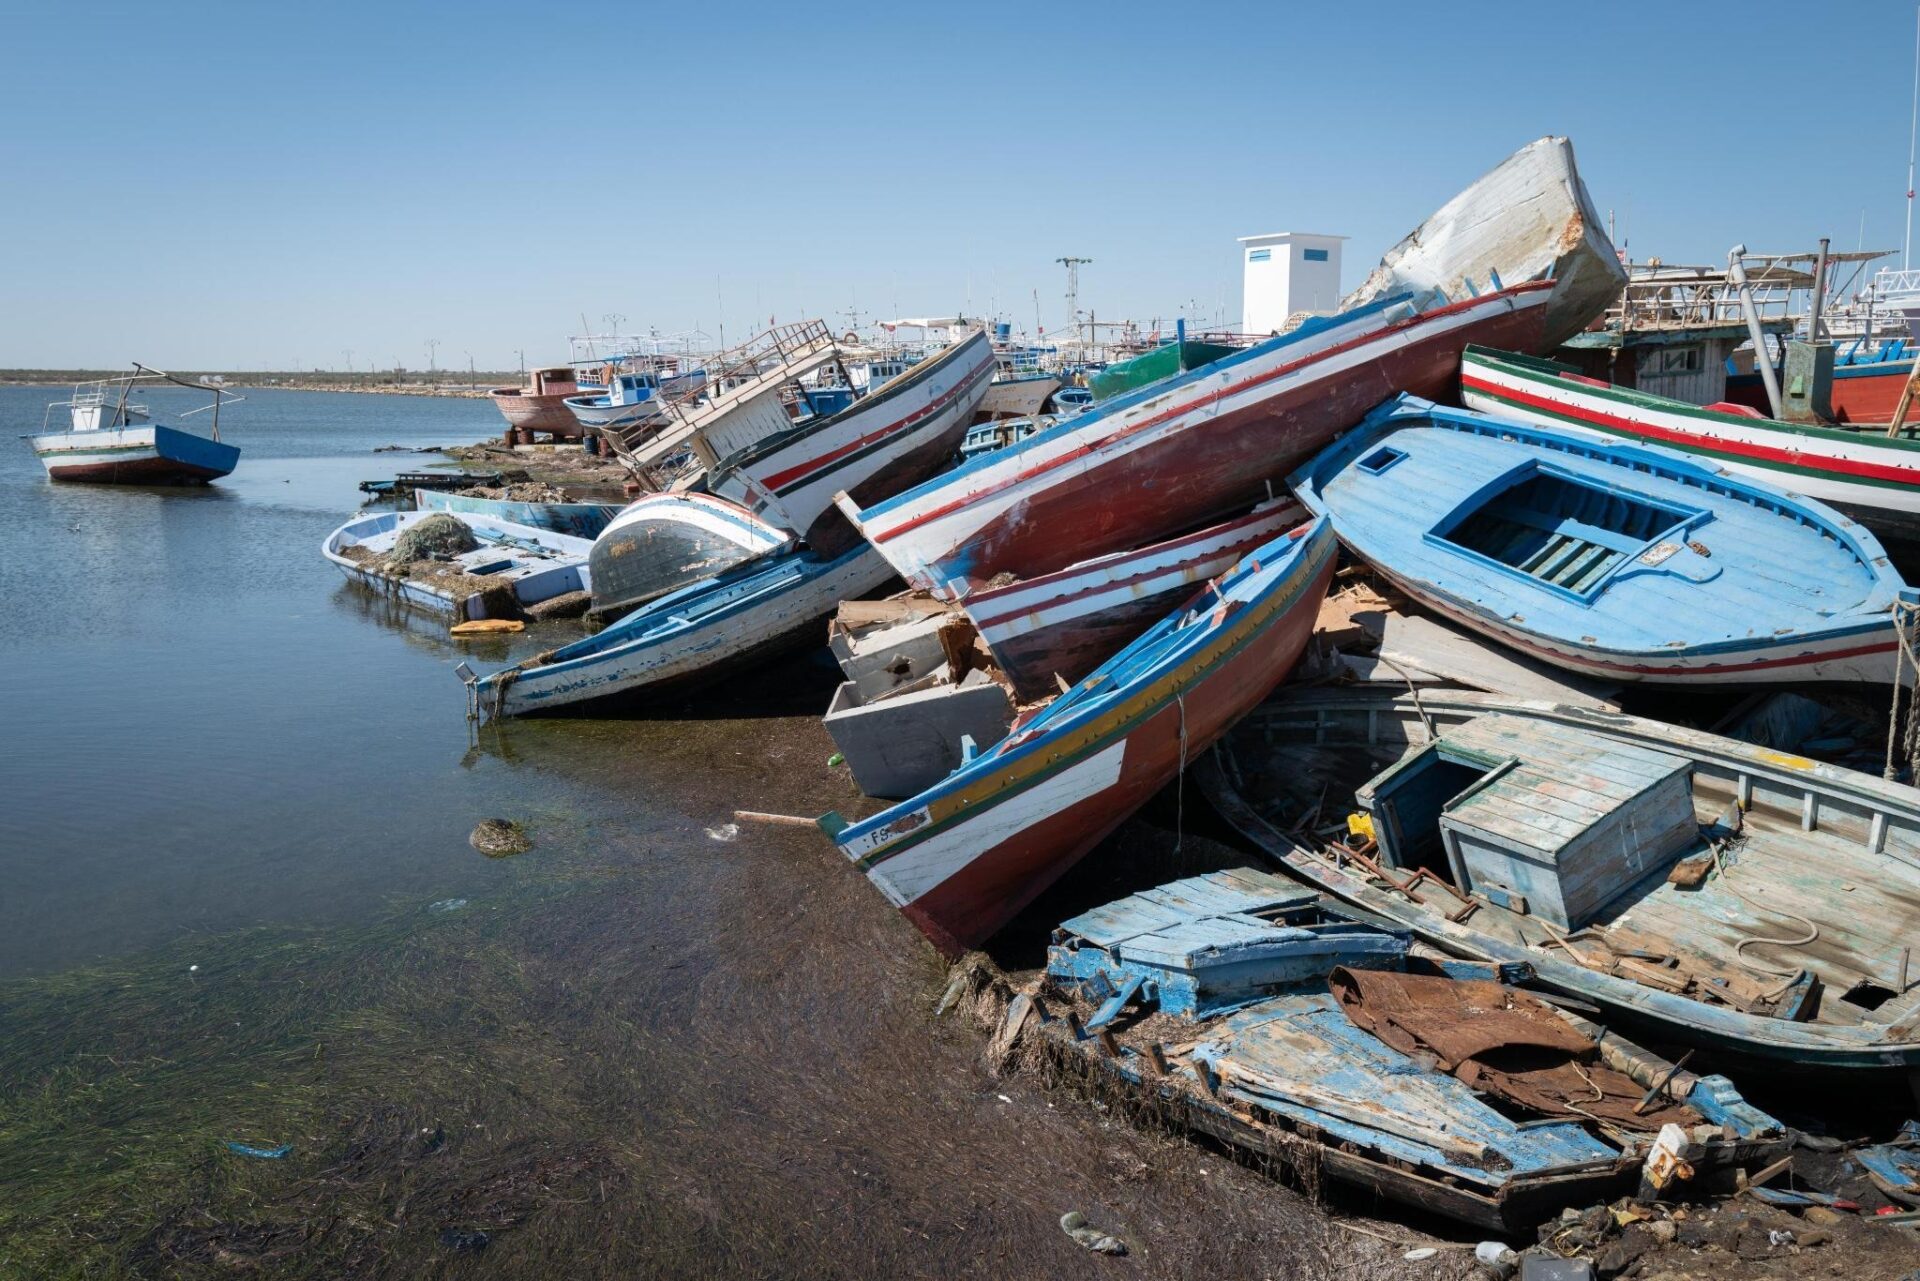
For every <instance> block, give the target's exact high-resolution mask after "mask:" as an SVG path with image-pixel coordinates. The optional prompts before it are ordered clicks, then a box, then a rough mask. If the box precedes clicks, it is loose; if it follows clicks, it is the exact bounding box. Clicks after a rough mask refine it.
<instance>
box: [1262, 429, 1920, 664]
mask: <svg viewBox="0 0 1920 1281" xmlns="http://www.w3.org/2000/svg"><path fill="white" fill-rule="evenodd" d="M1288 483H1289V484H1290V485H1291V487H1292V489H1293V491H1294V493H1295V494H1296V495H1298V496H1299V498H1300V500H1301V501H1302V502H1304V503H1305V504H1306V505H1307V506H1308V507H1309V508H1311V509H1312V510H1313V511H1314V512H1316V513H1319V514H1323V515H1325V516H1326V517H1327V518H1328V519H1329V520H1331V521H1332V522H1333V526H1334V528H1335V529H1336V530H1337V531H1338V532H1339V535H1340V538H1341V541H1342V542H1344V543H1345V544H1346V545H1347V546H1348V547H1349V548H1350V549H1351V550H1352V551H1353V552H1354V554H1355V555H1357V556H1359V557H1361V558H1362V559H1364V560H1366V561H1367V562H1369V563H1370V564H1372V565H1373V566H1374V568H1375V569H1377V570H1378V571H1379V572H1380V573H1381V574H1382V575H1384V576H1385V577H1386V578H1387V579H1389V580H1390V581H1392V583H1393V584H1394V585H1395V586H1396V587H1398V588H1399V589H1400V590H1401V591H1403V592H1405V593H1406V594H1407V595H1408V596H1410V597H1412V598H1413V599H1414V600H1415V601H1417V602H1418V603H1420V604H1421V605H1423V606H1425V607H1426V608H1428V609H1431V610H1433V611H1434V612H1435V613H1437V614H1440V615H1442V616H1444V617H1446V618H1449V619H1452V620H1453V621H1455V622H1457V623H1460V624H1461V625H1463V626H1465V627H1469V628H1471V629H1473V630H1475V631H1478V632H1480V633H1482V634H1483V635H1487V636H1491V637H1492V638H1493V639H1495V640H1497V641H1500V642H1501V643H1503V644H1506V645H1510V646H1512V647H1513V648H1515V649H1517V650H1520V651H1522V652H1523V653H1526V654H1529V655H1531V656H1533V657H1535V658H1538V659H1541V660H1543V661H1546V662H1550V663H1554V664H1557V665H1558V666H1561V667H1565V668H1568V669H1571V670H1573V671H1577V672H1582V673H1585V674H1587V675H1590V676H1596V677H1600V678H1603V679H1612V680H1621V681H1653V682H1662V683H1669V684H1724V683H1736V682H1737V683H1749V682H1770V681H1795V682H1803V681H1868V682H1877V683H1885V684H1891V683H1892V682H1893V681H1894V679H1895V677H1896V662H1895V654H1896V650H1897V646H1898V641H1897V638H1896V635H1895V628H1894V606H1895V604H1896V603H1897V602H1899V601H1900V600H1902V599H1903V594H1905V595H1911V589H1908V588H1907V587H1906V585H1905V583H1903V582H1902V581H1901V578H1900V576H1899V574H1898V573H1897V572H1896V571H1895V570H1894V569H1893V567H1892V565H1891V564H1890V563H1889V561H1888V559H1887V555H1886V552H1885V550H1884V549H1883V548H1882V547H1881V546H1880V544H1879V542H1878V541H1877V540H1876V539H1875V538H1874V536H1873V535H1872V534H1870V533H1868V532H1867V530H1865V529H1864V528H1862V527H1861V526H1859V525H1857V524H1855V523H1854V522H1853V521H1851V520H1848V519H1847V518H1846V517H1845V516H1842V515H1841V514H1840V513H1839V512H1836V511H1834V510H1833V509H1832V508H1830V507H1827V506H1825V505H1824V504H1822V503H1819V502H1816V501H1815V500H1813V499H1810V498H1803V497H1801V496H1799V495H1797V494H1790V493H1787V492H1785V491H1784V490H1778V489H1774V488H1771V487H1769V486H1765V485H1761V484H1759V483H1757V482H1754V481H1750V480H1746V479H1744V478H1741V477H1738V476H1734V475H1732V474H1730V473H1728V472H1727V471H1725V470H1723V469H1721V468H1720V467H1717V466H1715V465H1714V464H1713V463H1711V462H1709V461H1706V460H1703V459H1697V458H1692V457H1689V456H1687V455H1685V454H1680V453H1676V452H1673V451H1671V450H1666V449H1654V448H1649V447H1647V446H1642V445H1631V444H1624V443H1619V442H1614V441H1611V440H1607V439H1605V438H1602V437H1598V436H1595V435H1593V434H1590V433H1586V432H1579V431H1566V430H1559V429H1554V428H1547V427H1537V426H1532V425H1528V424H1523V423H1517V422H1513V421H1511V420H1507V419H1500V418H1493V417H1489V416H1487V415H1483V414H1476V413H1473V412H1471V411H1467V410H1454V409H1442V408H1440V407H1438V406H1436V405H1433V404H1430V403H1428V402H1427V401H1424V400H1421V399H1419V398H1418V397H1414V396H1400V397H1398V398H1397V399H1395V400H1392V401H1389V402H1387V403H1386V404H1384V405H1382V406H1380V408H1379V409H1377V410H1376V411H1375V412H1374V413H1372V414H1370V415H1369V416H1368V417H1367V419H1366V421H1365V422H1363V423H1362V424H1361V425H1360V426H1359V427H1358V428H1356V429H1355V430H1354V431H1352V432H1350V433H1348V434H1347V435H1346V436H1345V437H1343V438H1342V439H1341V440H1339V441H1337V442H1336V443H1335V444H1333V445H1331V446H1329V447H1328V448H1327V449H1326V450H1324V451H1323V452H1322V453H1321V454H1320V455H1319V456H1318V457H1316V458H1315V459H1314V460H1313V461H1312V462H1310V463H1309V464H1307V465H1306V466H1305V467H1303V468H1301V469H1300V470H1299V471H1298V472H1296V473H1295V474H1294V475H1293V476H1292V477H1291V478H1290V480H1289V482H1288Z"/></svg>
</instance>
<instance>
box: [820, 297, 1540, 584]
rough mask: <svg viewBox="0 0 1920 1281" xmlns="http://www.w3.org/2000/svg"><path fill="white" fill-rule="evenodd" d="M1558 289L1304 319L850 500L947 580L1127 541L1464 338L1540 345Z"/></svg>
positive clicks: (1368, 400) (1261, 470) (1406, 302)
mask: <svg viewBox="0 0 1920 1281" xmlns="http://www.w3.org/2000/svg"><path fill="white" fill-rule="evenodd" d="M1552 289H1553V286H1552V285H1551V284H1550V283H1548V282H1538V283H1535V284H1529V285H1521V286H1517V287H1515V288H1512V289H1505V290H1498V291H1495V292H1491V293H1488V294H1484V295H1480V296H1477V297H1471V298H1467V299H1465V300H1463V301H1461V302H1457V303H1448V304H1446V305H1444V306H1433V307H1428V308H1427V309H1425V310H1422V309H1421V308H1420V307H1419V306H1416V304H1415V302H1414V300H1412V299H1411V298H1408V297H1395V298H1390V299H1386V300H1382V301H1380V302H1377V303H1372V304H1369V305H1368V306H1365V307H1362V308H1360V309H1359V310H1357V311H1353V312H1349V313H1346V314H1344V315H1340V316H1335V317H1330V318H1322V319H1315V320H1309V321H1307V322H1306V323H1305V324H1303V325H1302V326H1300V328H1298V329H1297V330H1295V331H1294V332H1293V333H1290V334H1286V335H1283V336H1281V337H1279V338H1273V339H1269V340H1268V341H1266V342H1263V343H1260V344H1258V345H1257V346H1254V347H1250V348H1248V349H1246V350H1245V351H1242V352H1240V353H1238V354H1237V355H1232V356H1227V357H1225V358H1223V359H1221V360H1218V361H1215V362H1214V363H1212V364H1210V365H1205V366H1202V367H1200V368H1198V369H1194V370H1191V371H1189V372H1187V373H1184V374H1180V375H1177V376H1176V377H1173V378H1170V379H1168V380H1166V381H1165V382H1161V383H1156V384H1154V385H1152V386H1150V387H1146V388H1142V389H1140V390H1138V391H1134V392H1131V393H1129V394H1127V395H1124V396H1118V397H1115V398H1114V399H1112V400H1109V401H1106V402H1104V403H1102V404H1099V405H1096V406H1095V407H1093V408H1092V409H1090V410H1088V411H1087V412H1086V413H1084V414H1079V415H1076V416H1074V417H1072V418H1068V419H1064V420H1062V421H1060V422H1058V423H1056V424H1054V425H1053V426H1052V427H1051V428H1049V429H1047V430H1045V431H1041V432H1039V433H1037V434H1035V435H1032V436H1029V437H1027V438H1026V439H1025V440H1020V441H1016V442H1014V443H1013V444H1011V445H1008V446H1007V447H1006V448H1004V449H1001V450H998V451H996V452H993V453H990V454H986V455H984V456H981V457H976V458H974V459H973V460H971V461H970V462H968V463H966V464H964V465H963V466H961V467H959V468H956V469H955V470H953V471H951V472H948V473H947V474H946V475H944V476H941V477H940V478H938V479H937V480H933V481H929V482H927V483H926V484H924V485H921V486H919V487H918V488H915V489H910V490H907V491H906V492H904V493H901V494H898V495H896V496H895V497H893V498H890V499H887V500H885V501H884V502H877V503H874V504H872V505H871V506H868V507H865V508H862V507H861V506H860V505H859V504H858V503H857V502H855V501H853V500H851V499H849V500H844V501H842V502H841V510H842V511H844V512H845V513H846V514H847V516H848V518H849V519H851V520H852V521H853V523H854V524H855V525H856V526H858V527H859V529H860V532H861V533H863V534H865V535H866V536H867V538H868V540H869V541H871V542H872V543H873V545H874V546H876V547H878V548H879V549H880V551H881V552H882V554H884V555H885V556H886V557H887V559H888V560H889V561H891V562H892V563H893V566H894V568H895V569H897V570H899V571H900V576H901V577H902V578H904V579H906V580H907V582H908V583H909V584H911V585H913V586H915V587H920V588H923V589H925V590H928V591H932V592H935V593H936V594H939V595H943V596H957V595H962V594H964V593H965V592H966V590H968V588H969V587H970V585H971V584H974V583H982V582H986V581H987V580H989V579H991V578H993V577H995V576H997V575H999V574H1002V573H1012V574H1015V575H1017V576H1020V577H1023V578H1028V577H1034V576H1037V575H1040V574H1049V573H1052V572H1054V571H1055V570H1059V569H1064V568H1065V567H1066V566H1068V565H1071V564H1073V563H1075V562H1076V561H1081V560H1087V559H1090V558H1093V557H1096V556H1104V555H1108V554H1110V553H1113V552H1120V551H1130V550H1132V549H1133V548H1135V547H1140V546H1143V545H1145V544H1147V543H1152V542H1156V541H1158V540H1160V539H1162V538H1165V537H1167V536H1168V535H1169V534H1172V533H1175V532H1177V531H1179V530H1182V529H1192V528H1194V527H1196V526H1198V525H1201V524H1205V523H1206V522H1208V521H1210V520H1218V519H1220V518H1221V517H1222V516H1224V515H1226V514H1227V513H1230V512H1232V511H1234V510H1236V509H1239V510H1244V509H1245V508H1246V507H1247V506H1249V505H1250V504H1252V503H1254V502H1257V501H1259V500H1260V499H1261V498H1263V497H1264V496H1265V495H1266V494H1267V492H1268V491H1269V489H1270V488H1271V487H1272V486H1273V485H1275V484H1276V483H1277V482H1278V481H1279V480H1280V478H1281V477H1282V476H1283V475H1284V474H1285V473H1286V470H1287V469H1288V467H1290V466H1291V465H1292V464H1293V463H1295V462H1298V461H1299V460H1300V459H1302V458H1304V457H1306V456H1307V455H1308V454H1310V453H1311V452H1312V451H1313V450H1315V449H1318V448H1319V447H1321V446H1322V445H1324V444H1325V443H1326V442H1327V441H1328V440H1330V439H1331V438H1332V437H1333V435H1334V433H1335V432H1337V431H1339V430H1340V429H1342V428H1344V427H1349V426H1351V425H1353V424H1354V423H1356V422H1358V421H1359V420H1360V418H1361V417H1362V416H1363V415H1364V414H1365V413H1366V412H1367V410H1368V409H1370V408H1371V407H1372V406H1373V405H1374V404H1377V403H1378V401H1379V398H1380V397H1381V396H1382V395H1384V394H1387V393H1389V392H1391V391H1392V390H1393V389H1395V388H1414V389H1422V388H1424V389H1425V390H1426V391H1428V392H1429V393H1430V394H1433V395H1441V394H1443V393H1444V392H1446V391H1447V390H1448V389H1449V388H1450V387H1451V386H1452V384H1453V381H1454V379H1455V378H1456V377H1457V376H1458V362H1459V356H1460V351H1461V349H1462V348H1463V347H1464V346H1465V345H1466V344H1467V343H1468V342H1489V341H1492V335H1494V334H1510V335H1513V336H1514V338H1515V342H1514V343H1513V344H1512V345H1513V346H1516V347H1520V348H1525V349H1532V348H1533V347H1534V346H1535V345H1536V343H1537V342H1538V341H1539V339H1540V335H1541V334H1542V332H1543V324H1544V315H1545V311H1546V305H1547V301H1548V298H1549V296H1550V295H1551V293H1552ZM1116 495H1125V499H1124V501H1116V499H1115V496H1116Z"/></svg>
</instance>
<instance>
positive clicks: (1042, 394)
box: [974, 373, 1061, 422]
mask: <svg viewBox="0 0 1920 1281" xmlns="http://www.w3.org/2000/svg"><path fill="white" fill-rule="evenodd" d="M1060 386H1061V383H1060V379H1059V378H1058V377H1057V376H1056V375H1053V374H1005V373H1003V374H1002V375H1001V376H999V377H997V378H995V379H994V380H993V381H992V382H990V383H988V384H987V390H986V393H985V394H984V395H983V396H981V398H980V404H979V407H978V408H976V409H975V410H974V418H975V419H977V420H979V421H981V422H991V421H992V420H994V419H996V418H1031V417H1033V416H1034V415H1035V414H1037V413H1039V412H1040V411H1041V410H1043V409H1045V408H1046V407H1047V401H1049V400H1051V399H1052V398H1053V393H1055V392H1057V391H1059V390H1060Z"/></svg>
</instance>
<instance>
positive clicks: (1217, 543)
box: [960, 498, 1307, 702]
mask: <svg viewBox="0 0 1920 1281" xmlns="http://www.w3.org/2000/svg"><path fill="white" fill-rule="evenodd" d="M1306 518H1307V509H1306V508H1305V507H1304V506H1302V505H1301V504H1300V503H1298V502H1296V501H1295V500H1293V499H1291V498H1278V499H1274V500H1272V501H1271V502H1265V503H1261V504H1260V505H1259V506H1257V507H1255V508H1254V509H1253V510H1252V511H1251V512H1248V513H1247V514H1246V515H1244V516H1239V517H1236V518H1234V519H1233V520H1229V521H1223V522H1221V523H1220V524H1218V525H1209V526H1208V527H1207V528H1205V529H1201V530H1197V531H1195V532H1194V533H1191V534H1187V535H1184V536H1183V537H1180V538H1171V539H1168V540H1167V541H1165V542H1161V543H1155V544H1153V545H1151V546H1148V547H1142V548H1140V549H1138V550H1137V551H1131V552H1116V553H1114V554H1113V555H1111V556H1101V557H1099V558H1097V559H1095V560H1090V561H1085V562H1082V563H1081V564H1078V565H1069V566H1068V567H1067V568H1065V569H1063V570H1060V571H1059V572H1057V573H1053V574H1043V575H1041V576H1040V577H1039V578H1029V579H1025V580H1022V581H1018V582H1013V583H1009V584H1007V585H1005V586H1002V587H991V588H984V589H981V590H979V591H975V592H973V593H971V594H969V595H968V596H967V597H966V598H965V599H963V600H962V601H961V602H960V608H962V609H963V610H965V612H966V615H967V617H968V618H969V619H971V620H972V621H973V625H974V627H975V628H976V629H978V631H979V633H980V639H981V640H983V641H985V642H986V643H987V648H988V649H990V650H992V651H993V658H994V662H995V663H996V664H997V665H998V666H999V668H1000V670H1001V671H1002V672H1004V673H1005V674H1006V675H1007V677H1008V679H1009V680H1011V681H1012V683H1013V688H1014V692H1015V693H1016V694H1018V695H1019V696H1020V699H1021V701H1023V702H1034V701H1036V700H1038V699H1042V698H1050V697H1052V696H1053V695H1054V694H1055V693H1057V692H1058V691H1059V690H1060V689H1061V688H1062V687H1063V686H1064V685H1071V684H1072V683H1073V682H1075V681H1077V680H1079V679H1080V678H1081V677H1083V676H1086V675H1088V674H1089V673H1090V672H1092V671H1093V669H1094V668H1096V667H1098V666H1100V664H1102V663H1104V662H1106V661H1107V659H1109V658H1111V657H1113V656H1114V655H1115V654H1117V653H1119V652H1120V651H1121V650H1122V649H1124V648H1125V647H1126V645H1127V643H1128V642H1129V641H1131V640H1132V639H1133V638H1134V637H1136V636H1138V635H1139V634H1140V633H1141V632H1143V631H1145V630H1146V629H1147V628H1148V627H1150V626H1152V625H1153V623H1154V621H1155V620H1157V619H1160V618H1163V617H1165V616H1166V614H1167V611H1169V610H1171V609H1172V608H1174V606H1176V605H1178V604H1180V602H1181V601H1183V600H1185V599H1186V598H1187V597H1189V596H1191V595H1192V594H1193V593H1194V590H1195V589H1196V588H1198V587H1199V585H1200V584H1202V583H1204V582H1206V581H1207V580H1208V579H1210V578H1215V577H1217V576H1219V575H1221V574H1224V573H1225V572H1226V571H1227V570H1229V569H1231V568H1232V567H1233V566H1234V564H1235V563H1236V562H1238V561H1239V560H1240V558H1241V557H1243V556H1245V555H1247V554H1248V553H1250V552H1252V551H1253V550H1254V549H1255V548H1257V547H1260V546H1262V545H1264V544H1266V543H1269V542H1272V541H1273V540H1274V539H1275V538H1277V537H1279V536H1280V535H1281V534H1283V533H1285V532H1286V531H1287V530H1289V529H1291V528H1293V527H1294V526H1295V525H1298V524H1299V523H1300V522H1302V521H1303V520H1305V519H1306Z"/></svg>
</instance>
